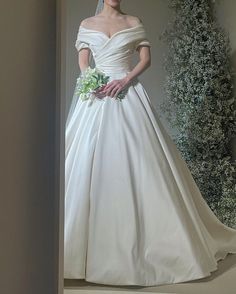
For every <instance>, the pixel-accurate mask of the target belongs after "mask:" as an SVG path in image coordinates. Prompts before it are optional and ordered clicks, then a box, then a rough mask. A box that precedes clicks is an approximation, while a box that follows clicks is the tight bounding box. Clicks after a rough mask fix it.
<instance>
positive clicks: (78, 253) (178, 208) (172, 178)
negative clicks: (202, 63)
mask: <svg viewBox="0 0 236 294" xmlns="http://www.w3.org/2000/svg"><path fill="white" fill-rule="evenodd" d="M75 45H76V48H77V49H78V51H79V50H81V49H82V48H90V50H91V52H92V54H93V57H94V60H95V62H96V66H97V67H98V68H99V69H101V70H103V71H104V72H105V73H107V74H108V75H110V77H111V79H119V78H122V77H124V76H125V75H126V74H127V73H128V72H130V70H131V67H130V60H131V55H132V54H133V52H134V51H135V49H137V48H138V46H140V45H146V46H150V42H149V41H148V39H147V37H146V33H145V29H144V26H143V25H142V24H140V25H137V26H135V27H133V28H129V29H125V30H122V31H120V32H117V33H116V34H114V35H113V36H112V37H111V38H109V37H108V36H106V35H105V34H104V33H102V32H99V31H96V30H92V29H87V28H85V27H83V26H80V27H79V31H78V35H77V40H76V44H75ZM65 140H66V141H65V142H66V148H65V149H66V150H65V156H66V161H65V240H64V245H65V251H64V253H65V254H64V277H65V278H67V279H85V280H86V281H88V282H94V283H100V284H107V285H142V286H154V285H161V284H171V283H178V282H185V281H191V280H195V279H199V278H202V277H206V276H209V275H210V274H211V272H213V271H215V270H217V261H219V260H220V259H223V258H225V257H226V255H227V254H228V253H236V230H234V229H232V228H229V227H227V226H226V225H224V224H223V223H222V222H220V221H219V220H218V219H217V217H216V216H215V214H214V213H213V212H212V210H211V209H210V208H209V206H208V205H207V203H206V201H205V200H204V198H203V197H202V195H201V193H200V191H199V189H198V187H197V185H196V183H195V181H194V179H193V177H192V175H191V173H190V171H189V169H188V167H187V165H186V163H185V161H184V160H183V158H182V157H181V154H180V152H179V150H178V149H177V147H176V145H175V144H174V142H173V141H172V139H171V138H170V136H169V135H168V133H167V132H166V130H165V129H164V127H163V125H162V123H161V121H160V120H159V118H158V115H157V113H156V111H155V109H154V107H153V106H152V104H151V101H150V98H149V96H148V94H147V92H146V90H145V88H144V87H143V86H142V84H141V83H140V81H139V80H138V78H136V79H135V80H133V82H132V83H131V84H130V86H129V88H128V92H127V94H126V97H125V98H124V99H123V100H122V101H119V100H115V99H114V98H113V99H112V98H111V97H105V98H104V99H102V100H100V99H95V100H94V101H93V103H92V104H91V103H90V102H89V101H88V100H87V101H81V100H80V99H79V100H78V102H77V104H76V107H75V109H74V112H73V115H72V117H71V119H70V121H69V123H68V126H67V128H66V134H65Z"/></svg>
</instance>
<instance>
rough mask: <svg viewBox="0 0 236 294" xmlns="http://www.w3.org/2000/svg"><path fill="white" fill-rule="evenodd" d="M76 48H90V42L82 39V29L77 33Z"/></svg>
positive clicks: (78, 49)
mask: <svg viewBox="0 0 236 294" xmlns="http://www.w3.org/2000/svg"><path fill="white" fill-rule="evenodd" d="M75 48H76V49H77V51H78V52H79V51H80V50H81V49H83V48H89V43H88V42H86V41H84V40H82V38H81V36H80V31H78V34H77V39H76V41H75Z"/></svg>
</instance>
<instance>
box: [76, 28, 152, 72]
mask: <svg viewBox="0 0 236 294" xmlns="http://www.w3.org/2000/svg"><path fill="white" fill-rule="evenodd" d="M141 45H145V46H151V43H150V41H149V40H148V39H147V36H146V31H145V28H144V25H143V24H142V23H140V24H138V25H136V26H134V27H131V28H127V29H124V30H121V31H118V32H116V33H114V34H113V35H112V36H111V37H108V36H107V35H106V34H105V33H103V32H101V31H98V30H94V29H88V28H85V27H83V26H82V25H80V27H79V30H78V34H77V39H76V43H75V47H76V48H77V50H78V51H80V50H81V49H83V48H89V49H90V50H91V52H92V55H93V58H94V61H95V64H96V67H98V68H99V69H100V70H103V71H104V72H107V73H113V72H114V73H117V72H124V71H126V72H127V71H130V70H131V56H132V54H133V52H134V51H135V50H136V49H137V48H138V47H139V46H141Z"/></svg>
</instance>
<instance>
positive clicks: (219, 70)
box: [161, 0, 236, 227]
mask: <svg viewBox="0 0 236 294" xmlns="http://www.w3.org/2000/svg"><path fill="white" fill-rule="evenodd" d="M212 5H213V4H212V3H210V2H209V1H208V0H172V1H171V5H170V6H171V8H172V9H173V14H174V15H173V20H172V21H171V22H170V23H169V25H168V27H167V29H166V30H165V31H164V32H163V34H162V36H161V39H162V40H164V42H166V43H167V45H168V52H167V55H166V57H165V61H164V65H165V69H166V72H167V78H166V84H165V90H166V93H167V99H166V101H165V102H163V103H162V105H161V109H162V111H163V112H165V113H166V115H167V116H168V120H169V122H170V124H171V125H172V126H173V127H174V128H176V129H177V133H178V134H177V136H176V137H175V138H174V141H175V143H176V145H177V147H178V148H179V150H180V151H181V153H182V155H183V157H184V159H185V160H186V162H187V164H188V166H189V168H190V170H191V173H192V175H193V177H194V179H195V181H196V183H197V184H198V186H199V189H200V190H201V192H202V195H203V197H204V198H205V200H206V201H207V203H208V205H209V206H210V207H211V209H212V210H213V211H214V212H215V214H216V215H217V217H218V218H219V219H220V220H221V221H222V222H224V223H225V224H226V225H228V226H231V227H236V164H235V162H233V161H232V159H231V157H232V156H231V154H230V147H229V146H230V141H231V139H232V138H233V137H234V136H235V135H236V110H235V96H234V87H233V78H234V74H235V73H234V71H233V68H232V65H231V62H230V56H231V48H230V42H229V37H228V34H227V33H226V32H225V31H224V30H223V29H222V28H220V27H219V25H218V24H217V21H216V18H215V16H214V15H215V12H214V7H213V6H212Z"/></svg>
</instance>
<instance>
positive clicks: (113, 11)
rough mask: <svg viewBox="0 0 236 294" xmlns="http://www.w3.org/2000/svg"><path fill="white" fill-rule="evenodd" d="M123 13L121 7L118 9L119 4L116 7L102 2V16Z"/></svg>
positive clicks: (114, 15) (115, 15)
mask: <svg viewBox="0 0 236 294" xmlns="http://www.w3.org/2000/svg"><path fill="white" fill-rule="evenodd" d="M121 14H123V13H122V11H121V9H120V5H119V6H117V7H116V8H113V7H111V6H110V5H107V4H106V3H104V6H103V9H102V11H101V13H100V15H102V16H104V17H111V18H112V17H117V16H119V15H121Z"/></svg>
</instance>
